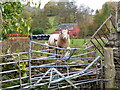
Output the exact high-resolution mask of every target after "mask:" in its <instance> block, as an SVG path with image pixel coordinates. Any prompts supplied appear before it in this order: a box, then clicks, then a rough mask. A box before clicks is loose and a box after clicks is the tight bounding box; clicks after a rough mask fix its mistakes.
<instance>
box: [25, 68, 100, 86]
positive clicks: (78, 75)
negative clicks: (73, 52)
mask: <svg viewBox="0 0 120 90" xmlns="http://www.w3.org/2000/svg"><path fill="white" fill-rule="evenodd" d="M101 69H102V68H98V69H95V70H93V71H89V72H87V73H84V74H80V71H79V72H78V73H77V74H74V75H70V76H66V77H65V78H68V79H69V78H71V79H74V78H77V77H80V76H84V75H88V74H90V73H92V72H96V71H98V70H101ZM73 77H74V78H73ZM62 80H64V78H60V79H57V80H54V81H51V83H57V82H60V81H62ZM45 84H48V82H47V83H41V84H36V85H35V86H41V85H45ZM29 87H31V88H33V86H32V85H30V86H26V87H24V88H29Z"/></svg>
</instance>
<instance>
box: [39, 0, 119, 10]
mask: <svg viewBox="0 0 120 90" xmlns="http://www.w3.org/2000/svg"><path fill="white" fill-rule="evenodd" d="M48 1H50V0H41V8H43V7H44V5H45V4H46V3H47V2H48ZM56 1H57V0H56ZM63 1H66V0H63ZM75 1H76V2H77V5H78V6H79V5H80V4H84V5H86V6H89V7H90V8H91V9H94V10H96V9H101V8H102V5H103V4H104V3H105V2H107V1H120V0H75Z"/></svg>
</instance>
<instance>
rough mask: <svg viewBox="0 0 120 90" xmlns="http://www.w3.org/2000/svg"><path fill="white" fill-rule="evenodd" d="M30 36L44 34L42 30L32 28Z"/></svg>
mask: <svg viewBox="0 0 120 90" xmlns="http://www.w3.org/2000/svg"><path fill="white" fill-rule="evenodd" d="M32 34H34V35H37V34H44V29H43V28H34V29H32Z"/></svg>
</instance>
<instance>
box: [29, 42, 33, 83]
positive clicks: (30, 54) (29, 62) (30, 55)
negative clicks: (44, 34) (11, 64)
mask: <svg viewBox="0 0 120 90" xmlns="http://www.w3.org/2000/svg"><path fill="white" fill-rule="evenodd" d="M29 43H30V44H29V50H28V60H29V80H30V81H29V83H30V85H31V46H32V43H31V41H30V42H29Z"/></svg>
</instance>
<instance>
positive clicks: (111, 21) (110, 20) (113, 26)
mask: <svg viewBox="0 0 120 90" xmlns="http://www.w3.org/2000/svg"><path fill="white" fill-rule="evenodd" d="M110 21H111V23H112V26H113V27H114V29H116V27H115V25H114V23H113V21H112V18H110Z"/></svg>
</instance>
